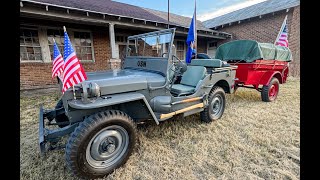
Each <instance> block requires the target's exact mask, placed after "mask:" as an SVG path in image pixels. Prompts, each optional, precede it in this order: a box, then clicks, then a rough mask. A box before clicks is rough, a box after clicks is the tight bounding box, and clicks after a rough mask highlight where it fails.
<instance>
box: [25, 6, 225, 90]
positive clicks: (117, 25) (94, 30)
mask: <svg viewBox="0 0 320 180" xmlns="http://www.w3.org/2000/svg"><path fill="white" fill-rule="evenodd" d="M190 22H191V18H188V17H184V16H179V15H176V14H170V23H169V24H170V27H174V28H176V36H175V41H174V45H175V52H174V53H175V54H176V55H177V56H178V57H179V58H180V59H185V54H186V49H187V47H186V43H185V40H186V38H187V34H188V28H189V24H190ZM63 26H66V28H67V31H68V34H69V37H70V39H71V42H72V44H73V47H74V48H75V51H76V53H77V57H78V59H79V60H80V61H81V63H82V65H83V67H84V69H85V71H86V72H90V71H102V70H107V69H112V68H119V67H120V66H121V59H123V57H124V52H125V44H126V41H127V40H126V39H127V37H128V36H130V35H135V34H139V33H144V32H150V31H155V30H160V29H166V28H167V12H161V11H156V10H152V9H145V8H141V7H137V6H132V5H128V4H124V3H119V2H114V1H110V0H68V1H65V0H21V1H20V89H21V90H22V89H34V88H46V87H50V86H57V85H56V84H57V79H52V78H51V69H52V62H51V59H52V51H53V47H52V46H53V37H54V38H55V40H56V42H57V44H58V46H59V47H60V51H61V53H62V54H63V39H64V37H63V29H62V27H63ZM197 32H198V49H197V50H198V52H203V53H207V50H208V47H209V45H210V44H211V43H212V42H217V41H221V40H225V39H227V38H230V37H231V35H230V34H229V33H225V32H220V31H216V30H212V29H208V28H206V27H204V26H203V24H202V23H201V22H200V21H198V22H197Z"/></svg>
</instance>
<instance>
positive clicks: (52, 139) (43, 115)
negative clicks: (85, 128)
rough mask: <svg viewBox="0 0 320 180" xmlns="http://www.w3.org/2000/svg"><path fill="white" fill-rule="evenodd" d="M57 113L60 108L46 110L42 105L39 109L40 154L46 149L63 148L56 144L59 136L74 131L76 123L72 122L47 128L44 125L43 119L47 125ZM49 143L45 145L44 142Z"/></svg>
mask: <svg viewBox="0 0 320 180" xmlns="http://www.w3.org/2000/svg"><path fill="white" fill-rule="evenodd" d="M58 113H61V111H60V109H53V110H46V109H43V107H42V105H41V106H40V110H39V148H40V154H41V155H44V154H45V153H46V152H47V151H50V150H55V149H61V148H64V145H62V146H56V144H57V142H59V141H60V139H61V137H63V136H65V135H68V134H70V133H72V132H73V131H74V129H75V128H76V127H77V125H78V123H74V124H71V125H68V126H65V127H63V128H59V127H58V128H55V129H47V128H46V127H45V120H46V121H48V123H47V125H55V124H52V123H51V121H52V120H53V119H54V118H55V117H56V115H57V114H58ZM47 143H49V146H48V147H47V146H46V144H47Z"/></svg>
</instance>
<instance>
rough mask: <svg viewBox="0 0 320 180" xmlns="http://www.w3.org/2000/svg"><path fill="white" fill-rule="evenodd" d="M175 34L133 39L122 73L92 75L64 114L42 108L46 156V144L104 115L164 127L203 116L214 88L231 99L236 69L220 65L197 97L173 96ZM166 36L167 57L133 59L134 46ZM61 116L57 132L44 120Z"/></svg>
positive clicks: (68, 100) (69, 98)
mask: <svg viewBox="0 0 320 180" xmlns="http://www.w3.org/2000/svg"><path fill="white" fill-rule="evenodd" d="M174 33H175V29H166V30H161V31H156V32H151V33H146V34H141V35H136V36H131V37H129V38H128V46H127V52H128V54H127V57H126V58H125V60H124V64H123V67H122V69H120V70H108V71H103V72H88V73H87V77H88V79H87V80H86V81H84V82H82V83H80V84H77V85H75V87H74V89H75V95H76V98H74V92H73V88H70V89H69V90H67V91H66V92H65V93H64V94H63V95H62V98H61V99H62V102H63V108H62V109H61V108H60V109H53V110H44V109H43V108H42V107H41V108H40V117H39V121H40V125H39V126H40V129H39V140H40V142H39V143H40V150H41V152H42V153H43V152H45V151H47V148H45V144H46V143H47V142H57V141H58V140H59V138H60V137H62V136H64V135H68V134H70V133H71V132H73V130H74V129H75V128H76V127H77V125H78V124H79V123H80V122H82V121H83V120H84V118H86V117H88V116H90V115H92V114H94V113H97V112H100V111H105V110H109V109H115V110H120V111H123V112H125V113H126V114H128V115H129V116H130V117H131V118H132V119H133V120H134V121H135V122H137V123H140V122H144V121H154V122H155V123H156V124H159V122H160V121H165V120H167V119H170V118H171V117H173V116H175V115H177V114H182V115H183V116H188V115H191V114H195V113H198V112H201V111H203V110H204V108H205V107H206V106H208V102H207V99H208V94H209V92H210V90H211V89H212V87H213V86H220V87H222V88H223V89H224V91H225V92H226V93H233V91H234V83H235V82H234V81H235V71H236V67H232V66H231V67H221V65H220V66H218V67H209V66H208V67H206V73H205V75H204V77H203V79H202V80H200V81H199V82H198V84H197V86H196V87H195V88H194V92H193V93H191V94H181V95H177V94H173V93H172V89H171V88H172V85H173V83H174V82H170V79H171V77H172V76H171V75H170V71H171V70H170V69H171V68H172V67H174V66H173V61H174V60H173V58H172V52H171V47H172V44H173V39H174ZM162 34H171V36H168V37H170V41H169V42H168V45H169V46H167V51H166V53H164V55H165V57H149V56H131V55H130V53H131V52H130V48H129V41H131V40H132V41H134V40H135V39H141V38H144V37H149V36H153V35H160V36H161V35H162ZM168 37H166V38H168ZM168 47H169V48H168ZM131 51H132V49H131ZM192 61H197V60H192ZM203 61H204V60H203ZM208 61H210V60H208ZM199 62H200V60H199ZM195 64H197V63H195ZM199 64H200V65H201V63H199ZM204 64H205V63H204ZM191 65H192V64H191ZM198 66H199V65H198ZM188 68H189V66H188ZM182 76H183V75H182ZM59 114H65V115H66V116H67V118H68V120H69V122H68V123H69V124H68V125H67V126H65V127H63V128H58V129H54V130H48V129H47V128H45V127H44V120H45V119H48V120H49V122H51V121H52V120H53V119H54V118H55V116H57V115H59ZM51 149H53V148H52V147H51Z"/></svg>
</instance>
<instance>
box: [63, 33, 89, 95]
mask: <svg viewBox="0 0 320 180" xmlns="http://www.w3.org/2000/svg"><path fill="white" fill-rule="evenodd" d="M85 80H87V75H86V73H85V72H84V69H83V67H82V65H81V64H80V62H79V60H78V58H77V56H76V53H75V51H74V49H73V47H72V44H71V42H70V39H69V36H68V33H67V31H66V30H65V31H64V73H63V88H62V93H64V92H65V91H67V90H68V89H69V88H70V87H71V86H73V85H75V84H79V83H81V82H83V81H85Z"/></svg>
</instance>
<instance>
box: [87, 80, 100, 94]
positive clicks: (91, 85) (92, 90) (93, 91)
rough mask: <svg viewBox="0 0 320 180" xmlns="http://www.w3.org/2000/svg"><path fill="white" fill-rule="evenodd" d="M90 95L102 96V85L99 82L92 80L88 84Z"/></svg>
mask: <svg viewBox="0 0 320 180" xmlns="http://www.w3.org/2000/svg"><path fill="white" fill-rule="evenodd" d="M88 87H89V88H88V95H89V97H99V96H100V87H99V86H98V84H96V83H94V82H91V83H89V85H88Z"/></svg>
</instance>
